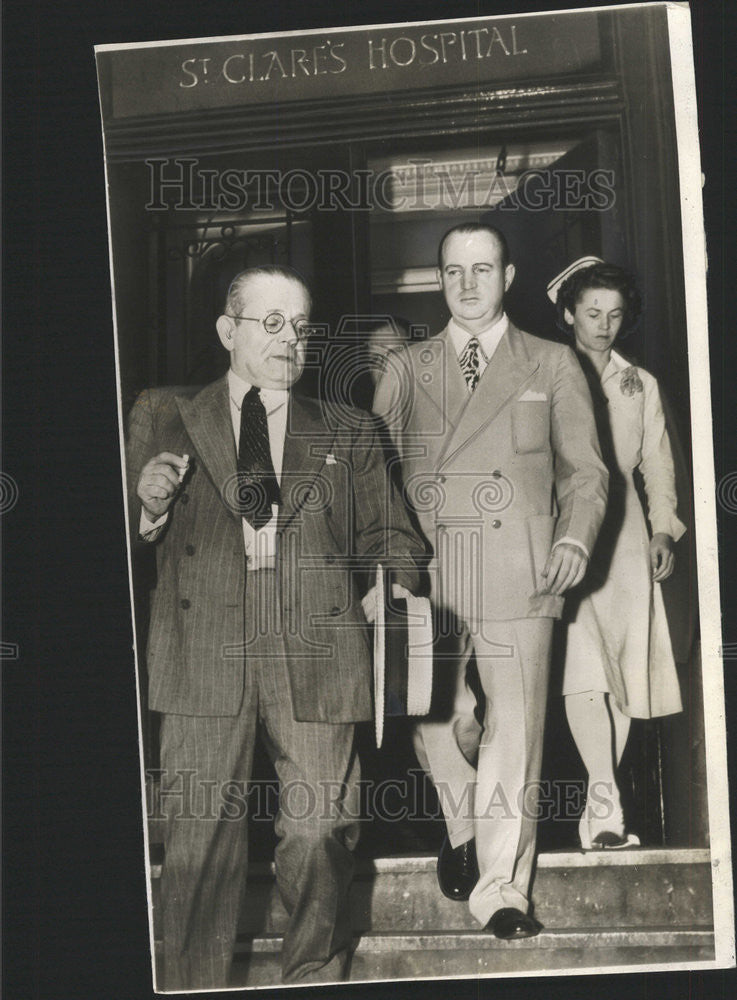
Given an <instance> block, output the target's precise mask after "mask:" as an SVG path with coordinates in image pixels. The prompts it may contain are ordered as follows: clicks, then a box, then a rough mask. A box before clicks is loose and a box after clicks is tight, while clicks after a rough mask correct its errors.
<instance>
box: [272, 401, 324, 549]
mask: <svg viewBox="0 0 737 1000" xmlns="http://www.w3.org/2000/svg"><path fill="white" fill-rule="evenodd" d="M334 438H335V430H331V429H330V428H329V427H328V425H327V424H326V423H325V420H324V418H323V413H322V408H321V406H320V404H319V403H318V402H316V401H315V400H312V399H307V398H306V397H304V396H299V395H296V394H295V393H294V392H290V394H289V411H288V413H287V429H286V434H285V436H284V457H283V460H282V475H281V487H282V506H281V508H280V510H279V519H278V522H277V531H283V530H284V529H285V528H286V526H287V525H288V524H289V522H290V521H291V520H292V518H293V517H294V515H295V514H296V513H297V511H298V510H299V509H300V507H301V506H302V504H303V503H304V502H305V500H306V499H307V494H308V492H309V487H310V484H311V483H313V482H314V480H315V479H316V478H317V475H318V473H319V472H320V469H321V468H322V467H323V465H324V464H325V458H326V455H327V454H328V453H329V452H330V448H331V447H332V444H333V440H334Z"/></svg>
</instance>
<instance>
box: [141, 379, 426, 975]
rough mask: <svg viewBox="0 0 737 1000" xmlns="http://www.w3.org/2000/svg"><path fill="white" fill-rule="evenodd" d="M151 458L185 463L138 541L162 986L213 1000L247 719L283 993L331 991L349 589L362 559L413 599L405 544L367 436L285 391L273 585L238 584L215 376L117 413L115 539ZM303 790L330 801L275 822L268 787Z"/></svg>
mask: <svg viewBox="0 0 737 1000" xmlns="http://www.w3.org/2000/svg"><path fill="white" fill-rule="evenodd" d="M162 451H169V452H173V453H175V454H179V455H182V454H185V453H186V454H187V455H189V456H190V463H189V469H190V471H189V472H188V475H187V478H186V479H185V481H184V483H183V486H182V488H181V490H180V492H179V493H178V494H177V495H176V497H175V500H174V502H173V504H172V507H171V508H170V511H169V517H168V520H167V522H166V524H165V526H164V528H163V530H162V531H161V533H160V534H159V535H158V537H157V538H156V542H155V544H156V550H157V553H156V554H157V583H156V588H155V590H154V592H153V595H152V605H151V625H150V630H149V644H148V651H147V665H148V670H149V677H150V684H149V688H150V707H151V708H153V709H155V710H157V711H159V712H162V713H164V718H163V722H162V739H161V751H162V761H161V763H162V771H163V774H162V778H161V782H162V785H161V789H162V809H163V810H164V812H165V813H166V815H167V834H166V845H165V850H166V857H165V862H164V869H163V873H162V906H163V910H164V946H165V959H166V962H165V969H166V973H165V976H166V983H165V985H166V987H167V988H169V989H185V988H195V987H208V986H210V987H216V986H223V985H226V983H227V977H228V970H229V967H230V962H231V959H232V950H233V944H234V940H235V931H236V922H237V916H238V911H239V905H240V897H241V894H242V892H243V888H244V884H245V874H246V846H247V843H246V833H245V827H246V824H245V822H241V821H239V820H241V819H242V818H243V817H242V816H241V817H238V816H237V815H236V817H235V821H234V814H237V808H235V809H234V808H232V805H233V803H232V802H229V801H228V798H227V794H225V796H223V794H222V792H223V789H226V791H227V789H228V787H229V783H230V784H232V783H233V782H236V783H241V785H242V784H244V783H246V782H247V781H248V780H249V778H250V771H251V762H252V751H253V742H254V739H255V732H256V726H257V723H258V722H259V721H260V722H261V723H262V724H263V729H264V735H265V738H266V741H267V745H268V747H269V749H270V750H271V753H272V757H273V759H274V763H275V766H276V770H277V773H278V775H279V778H280V780H281V788H282V799H281V800H280V808H281V811H280V815H279V817H278V819H277V834H278V836H279V837H280V842H279V846H278V848H277V855H276V861H277V879H278V884H279V888H280V892H281V894H282V897H283V900H284V902H285V905H286V907H287V910H288V911H289V913H290V914H291V916H292V919H291V922H290V927H289V930H288V932H287V934H286V935H285V942H284V949H283V955H282V967H283V976H284V979H285V981H298V980H302V979H309V978H328V979H339V978H341V976H342V974H343V972H344V971H345V964H346V957H347V951H348V948H349V945H350V921H349V916H348V912H347V889H348V884H349V882H350V877H351V870H352V860H351V854H350V848H351V847H352V846H353V844H354V843H355V839H356V823H355V820H356V812H355V803H354V802H353V799H354V798H355V792H356V782H357V780H358V766H357V760H356V755H355V749H354V746H353V723H354V722H356V721H359V720H365V719H369V718H371V714H372V704H371V687H370V677H371V660H370V652H369V645H368V639H367V629H366V622H365V618H364V616H363V612H362V610H361V608H360V603H359V599H358V598H359V590H358V580H357V577H356V573H357V572H358V573H359V579H360V571H361V570H364V571H366V572H368V573H371V572H372V571H374V570H375V566H376V563H377V562H379V561H381V562H382V563H384V564H385V565H387V567H388V568H393V569H394V579H395V580H396V582H398V583H400V584H402V585H403V586H406V587H407V588H408V589H409V590H411V591H414V590H416V589H417V586H418V573H417V568H416V563H415V558H416V557H417V558H420V557H421V556H422V554H423V553H424V547H423V545H422V543H421V541H420V540H419V539H418V537H417V535H416V533H415V532H414V531H413V529H412V528H411V526H410V523H409V520H408V517H407V513H406V510H405V508H404V505H403V504H402V502H401V500H399V499H398V497H397V496H396V494H395V492H394V488H393V487H392V485H391V482H390V481H389V479H388V477H387V475H386V469H385V464H384V458H383V453H382V450H381V448H380V446H379V445H378V444H377V440H376V433H375V429H374V427H373V422H372V421H371V419H370V418H369V417H367V416H366V415H365V414H361V413H359V412H358V411H350V412H349V413H347V414H346V415H345V419H344V420H342V421H336V420H334V419H333V420H329V419H328V418H327V417H326V416H325V414H324V412H323V410H322V408H321V407H320V405H319V404H317V403H316V402H314V401H311V400H307V399H304V398H301V397H299V396H297V395H296V394H295V393H294V392H292V393H290V397H289V411H288V419H287V431H286V436H285V442H284V455H283V466H282V475H281V484H280V485H281V494H282V500H283V504H282V507H281V508H280V511H279V518H278V522H277V560H276V567H275V569H266V570H259V571H256V572H248V570H247V563H246V557H245V549H244V539H243V528H242V519H241V516H240V514H239V512H238V509H237V504H236V502H235V501H236V498H237V476H236V448H235V440H234V436H233V428H232V423H231V416H230V408H229V395H228V385H227V381H226V380H225V379H221V380H219V381H217V382H215V383H213V384H212V385H209V386H207V387H205V388H204V389H202V390H201V391H200V392H198V393H197V394H196V395H193V393H192V392H191V391H187V390H185V391H175V390H172V389H157V390H151V391H149V392H146V393H144V394H143V395H142V396H141V397H140V398H139V400H138V401H137V403H136V404H135V406H134V408H133V410H132V412H131V415H130V420H129V434H128V452H127V471H128V477H129V507H130V516H131V529H132V537H133V538H136V537H137V532H138V522H139V516H140V510H141V506H140V501H139V500H138V498H137V496H136V486H137V483H138V479H139V476H140V472H141V469H142V468H143V466H144V465H145V464H146V462H147V461H148V460H149V459H150V458H152V457H153V456H154V455H156V454H158V453H160V452H162ZM188 771H193V772H194V779H193V781H194V784H195V785H196V791H195V793H194V799H193V805H194V808H193V809H192V810H190V813H192V812H194V813H196V814H197V816H201V814H202V811H203V810H205V811H206V810H207V806H206V803H205V799H204V790H205V789H206V787H207V785H208V783H213V784H212V787H213V788H214V789H215V793H214V794H215V795H216V796H218V797H217V798H216V808H215V812H216V813H217V815H214V816H213V818H211V819H207V818H205V819H202V818H200V819H193V818H192V816H191V815H188V813H187V810H186V809H185V810H184V811H183V810H182V809H181V799H182V795H183V790H184V784H183V779H182V775H183V774H186V773H187V772H188ZM187 780H189V779H187ZM323 785H324V786H325V787H328V786H329V787H330V788H331V789H332V794H333V795H334V796H335V797H334V800H332V801H329V802H328V807H327V808H323V809H321V808H320V807H319V802H317V800H316V802H315V803H314V805H316V806H317V808H308V809H307V813H305V806H304V804H303V803H302V804H300V805H295V806H294V808H291V809H287V808H285V803H284V801H283V797H284V795H285V794H286V793H287V792H285V789H286V790H287V791H288V790H289V788H292V789H293V790H294V789H297V790H298V789H299V788H302V790H303V791H304V790H305V789H306V788H307V789H313V790H314V794H315V796H318V797H319V794H320V793H321V791H322V790H323V789H322V786H323ZM336 789H337V792H336ZM232 791H233V789H231V792H232ZM307 794H308V796H309V795H310V794H312V793H311V792H309V791H308V793H307ZM231 798H232V796H231ZM218 810H219V812H218ZM352 810H353V811H352ZM303 814H304V815H303Z"/></svg>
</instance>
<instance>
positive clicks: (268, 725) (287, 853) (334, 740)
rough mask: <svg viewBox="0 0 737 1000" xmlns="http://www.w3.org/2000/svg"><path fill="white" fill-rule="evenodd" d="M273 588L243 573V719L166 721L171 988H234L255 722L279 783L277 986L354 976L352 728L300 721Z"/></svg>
mask: <svg viewBox="0 0 737 1000" xmlns="http://www.w3.org/2000/svg"><path fill="white" fill-rule="evenodd" d="M275 593H276V588H275V574H274V571H273V570H259V571H256V572H252V573H249V574H248V577H247V582H246V604H247V607H246V621H247V622H248V623H249V636H248V638H247V641H246V644H245V660H246V664H245V684H244V694H243V700H242V703H241V705H240V710H239V712H238V714H237V715H235V716H232V717H231V716H227V717H219V716H208V717H202V716H198V717H196V716H183V715H173V714H165V715H164V716H163V719H162V727H161V766H162V778H161V804H162V811H163V812H164V815H165V817H166V835H165V857H164V865H163V870H162V876H161V905H162V910H163V934H164V980H165V982H164V986H165V988H166V989H167V990H184V989H197V988H207V987H210V988H213V987H215V988H217V987H224V986H227V984H228V977H229V972H230V967H231V963H232V958H233V949H234V945H235V938H236V931H237V924H238V916H239V913H240V909H241V904H242V902H243V896H244V891H245V885H246V867H247V851H248V840H247V825H246V802H247V799H246V788H247V783H248V781H249V779H250V776H251V768H252V762H253V750H254V742H255V739H256V731H257V726H258V723H259V722H260V723H261V724H262V727H263V737H264V740H265V743H266V746H267V749H268V751H269V753H270V755H271V758H272V760H273V762H274V767H275V769H276V772H277V775H278V778H279V812H278V816H277V819H276V826H275V829H276V833H277V836H278V845H277V848H276V853H275V862H276V878H277V885H278V888H279V892H280V895H281V897H282V901H283V902H284V905H285V908H286V910H287V912H288V914H289V918H290V919H289V925H288V928H287V930H286V933H285V935H284V944H283V950H282V979H283V981H284V982H299V981H304V982H310V981H316V982H329V981H336V980H340V979H342V978H344V976H345V974H346V969H347V964H348V956H349V948H350V944H351V929H350V915H349V910H348V889H349V886H350V882H351V878H352V874H353V855H352V850H353V848H354V847H355V844H356V841H357V839H358V782H359V764H358V758H357V754H356V751H355V745H354V726H353V725H352V724H350V723H346V724H338V725H330V724H326V723H310V722H295V720H294V718H293V713H292V705H291V694H290V686H289V676H288V670H287V662H286V658H285V653H284V644H283V641H282V639H281V637H280V635H279V630H278V629H277V628H276V626H275V622H277V621H278V615H277V614H276V613H275V612H276V599H275ZM252 626H253V627H252Z"/></svg>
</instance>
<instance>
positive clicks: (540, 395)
mask: <svg viewBox="0 0 737 1000" xmlns="http://www.w3.org/2000/svg"><path fill="white" fill-rule="evenodd" d="M547 398H548V397H547V396H546V395H545V393H544V392H534V391H533V390H532V389H528V390H527V392H525V393H524V394H523V395H522V396H520V398H519V402H520V403H545V402H546V401H547Z"/></svg>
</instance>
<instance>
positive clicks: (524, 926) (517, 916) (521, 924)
mask: <svg viewBox="0 0 737 1000" xmlns="http://www.w3.org/2000/svg"><path fill="white" fill-rule="evenodd" d="M542 929H543V926H542V924H541V923H539V922H538V921H537V920H535V918H534V917H530V916H528V915H527V914H526V913H523V912H522V910H518V909H517V908H516V907H515V906H505V907H503V908H502V909H501V910H497V911H496V913H492V915H491V919H490V920H489V922H488V924H487V925H486V927H484V930H485V931H489V932H490V933H491V934H493V935H494V936H495V937H498V938H501V939H502V941H518V940H519V939H520V938H529V937H535V935H536V934H539V933H540V931H541V930H542Z"/></svg>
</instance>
